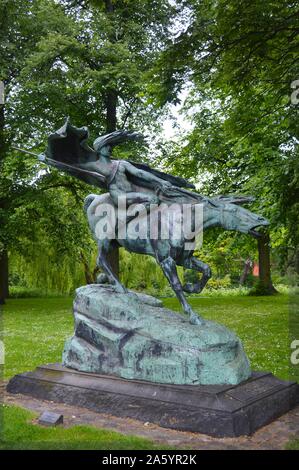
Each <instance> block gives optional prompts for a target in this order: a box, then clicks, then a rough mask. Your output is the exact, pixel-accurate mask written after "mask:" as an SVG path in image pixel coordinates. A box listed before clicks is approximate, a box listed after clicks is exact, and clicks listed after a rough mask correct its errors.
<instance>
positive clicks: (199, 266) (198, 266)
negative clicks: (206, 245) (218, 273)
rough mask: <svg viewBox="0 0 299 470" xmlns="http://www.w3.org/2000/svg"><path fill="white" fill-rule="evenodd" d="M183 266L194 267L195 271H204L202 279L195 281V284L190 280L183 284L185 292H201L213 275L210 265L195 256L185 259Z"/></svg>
mask: <svg viewBox="0 0 299 470" xmlns="http://www.w3.org/2000/svg"><path fill="white" fill-rule="evenodd" d="M182 266H184V268H187V269H193V270H194V271H198V272H200V273H202V277H201V279H200V281H198V282H195V283H194V284H191V283H190V282H189V283H187V284H185V285H184V286H183V289H184V291H185V292H189V293H197V294H198V293H200V292H201V291H202V290H203V289H204V287H205V285H206V284H207V282H208V280H209V279H210V277H211V275H212V272H211V268H210V266H209V265H208V264H206V263H203V262H202V261H200V260H199V259H197V258H195V257H194V256H192V257H191V258H187V259H185V260H184V261H183V263H182Z"/></svg>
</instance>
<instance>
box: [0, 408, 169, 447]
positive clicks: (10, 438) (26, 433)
mask: <svg viewBox="0 0 299 470" xmlns="http://www.w3.org/2000/svg"><path fill="white" fill-rule="evenodd" d="M36 418H37V414H36V413H33V412H31V411H28V410H24V409H22V408H19V407H17V406H4V408H3V416H2V420H3V426H2V433H1V434H0V449H18V450H21V449H31V450H35V449H51V450H54V449H56V450H66V449H67V450H79V449H83V450H123V449H130V450H135V449H146V450H152V449H160V448H161V446H158V445H157V444H155V443H154V442H152V441H150V440H149V439H144V438H141V437H137V436H126V435H123V434H120V433H117V432H115V431H110V430H107V429H97V428H95V427H92V426H82V425H81V426H72V427H70V428H64V427H61V426H58V427H44V426H40V425H38V424H36V422H35V420H36ZM162 448H164V449H167V448H168V447H167V446H162Z"/></svg>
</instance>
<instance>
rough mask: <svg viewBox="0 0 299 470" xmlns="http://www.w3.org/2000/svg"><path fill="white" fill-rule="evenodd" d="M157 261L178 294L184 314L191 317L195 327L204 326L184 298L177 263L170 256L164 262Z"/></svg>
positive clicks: (202, 321)
mask: <svg viewBox="0 0 299 470" xmlns="http://www.w3.org/2000/svg"><path fill="white" fill-rule="evenodd" d="M157 261H158V263H159V265H160V266H161V268H162V271H163V273H164V274H165V276H166V278H167V279H168V282H169V284H170V285H171V287H172V289H173V290H174V292H175V293H176V296H177V298H178V299H179V301H180V303H181V305H182V307H183V309H184V312H185V313H186V314H187V315H189V320H190V323H192V324H193V325H202V324H203V323H204V320H203V319H202V318H201V317H200V316H199V315H197V314H196V313H194V312H193V310H192V308H191V306H190V305H189V304H188V302H187V300H186V298H185V296H184V292H183V287H182V284H181V281H180V279H179V277H178V274H177V269H176V263H175V261H174V259H173V258H171V257H170V256H169V257H168V258H166V259H164V260H162V261H161V260H157Z"/></svg>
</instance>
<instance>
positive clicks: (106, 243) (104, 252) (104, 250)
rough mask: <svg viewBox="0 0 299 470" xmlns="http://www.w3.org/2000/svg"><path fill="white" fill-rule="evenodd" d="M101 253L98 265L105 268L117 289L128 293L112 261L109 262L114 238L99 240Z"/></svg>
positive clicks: (122, 292)
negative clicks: (112, 265)
mask: <svg viewBox="0 0 299 470" xmlns="http://www.w3.org/2000/svg"><path fill="white" fill-rule="evenodd" d="M98 248H99V254H98V258H97V266H99V267H100V268H102V269H103V271H104V272H105V274H106V275H107V276H108V278H109V279H111V280H112V282H113V283H114V285H115V287H116V291H117V292H119V293H121V294H126V293H127V292H128V291H127V289H126V288H125V287H124V286H123V285H122V283H121V282H120V280H119V279H118V277H117V276H116V274H115V273H114V272H113V270H112V268H111V266H110V263H109V262H108V253H109V252H111V248H112V240H108V239H106V240H101V241H100V242H98Z"/></svg>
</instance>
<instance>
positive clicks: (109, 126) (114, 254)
mask: <svg viewBox="0 0 299 470" xmlns="http://www.w3.org/2000/svg"><path fill="white" fill-rule="evenodd" d="M116 110H117V92H116V90H109V91H108V93H107V96H106V131H107V133H109V132H114V131H115V130H116V126H117V121H116ZM107 258H108V263H110V266H111V268H112V271H113V272H114V274H115V275H116V276H117V277H119V248H118V247H115V248H113V250H112V251H111V252H110V253H109V254H108V256H107Z"/></svg>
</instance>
